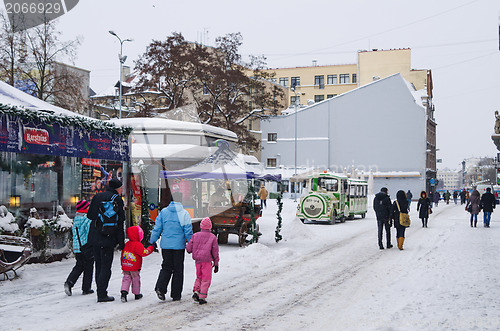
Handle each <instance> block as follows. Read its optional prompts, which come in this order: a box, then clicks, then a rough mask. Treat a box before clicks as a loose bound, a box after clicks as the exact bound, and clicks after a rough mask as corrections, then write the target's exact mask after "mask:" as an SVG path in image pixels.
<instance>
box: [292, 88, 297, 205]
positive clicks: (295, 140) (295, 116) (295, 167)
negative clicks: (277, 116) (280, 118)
mask: <svg viewBox="0 0 500 331" xmlns="http://www.w3.org/2000/svg"><path fill="white" fill-rule="evenodd" d="M290 89H291V90H292V92H293V93H295V102H294V118H295V139H294V143H295V148H294V151H295V166H294V174H293V175H294V176H295V177H296V176H297V111H298V98H297V86H295V85H293V86H292V87H291V88H290ZM294 185H295V189H294V198H295V199H294V201H295V202H296V201H297V192H296V191H297V185H296V184H294Z"/></svg>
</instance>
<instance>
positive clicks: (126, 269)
mask: <svg viewBox="0 0 500 331" xmlns="http://www.w3.org/2000/svg"><path fill="white" fill-rule="evenodd" d="M127 237H128V239H129V241H127V243H125V248H124V249H123V251H122V259H121V263H122V272H123V278H122V288H121V291H120V293H121V301H122V302H127V295H128V290H129V289H130V285H131V284H132V293H133V294H134V295H135V299H136V300H139V299H141V298H142V294H141V268H142V258H143V257H144V256H148V255H149V254H151V253H153V251H154V246H153V245H151V246H149V247H148V248H147V249H146V248H144V245H143V244H142V243H141V241H142V239H143V238H144V231H142V229H141V227H140V226H137V225H136V226H131V227H129V228H128V229H127Z"/></svg>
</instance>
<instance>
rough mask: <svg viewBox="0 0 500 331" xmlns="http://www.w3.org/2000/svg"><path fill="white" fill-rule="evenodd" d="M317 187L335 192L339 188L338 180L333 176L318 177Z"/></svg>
mask: <svg viewBox="0 0 500 331" xmlns="http://www.w3.org/2000/svg"><path fill="white" fill-rule="evenodd" d="M318 188H319V189H321V190H325V191H328V192H337V191H338V189H339V181H338V180H337V179H335V178H319V179H318Z"/></svg>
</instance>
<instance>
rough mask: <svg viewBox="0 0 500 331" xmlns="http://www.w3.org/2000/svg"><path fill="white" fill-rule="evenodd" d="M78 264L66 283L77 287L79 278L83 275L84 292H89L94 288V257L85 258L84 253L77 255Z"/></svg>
mask: <svg viewBox="0 0 500 331" xmlns="http://www.w3.org/2000/svg"><path fill="white" fill-rule="evenodd" d="M75 258H76V264H75V266H74V267H73V270H71V272H70V274H69V276H68V279H66V283H68V284H69V285H70V286H71V287H73V286H75V283H76V281H77V280H78V277H80V275H81V274H82V273H83V280H82V291H88V290H90V288H91V287H92V272H93V271H94V257H93V256H90V257H89V256H85V254H83V253H75Z"/></svg>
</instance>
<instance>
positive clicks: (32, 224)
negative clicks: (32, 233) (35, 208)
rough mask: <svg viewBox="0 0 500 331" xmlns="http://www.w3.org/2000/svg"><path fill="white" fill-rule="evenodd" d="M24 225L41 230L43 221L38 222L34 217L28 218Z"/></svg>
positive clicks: (43, 224)
mask: <svg viewBox="0 0 500 331" xmlns="http://www.w3.org/2000/svg"><path fill="white" fill-rule="evenodd" d="M26 225H28V226H29V227H30V228H32V229H41V228H43V227H44V226H45V223H44V221H43V220H40V219H38V218H34V217H30V218H28V221H27V222H26Z"/></svg>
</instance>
